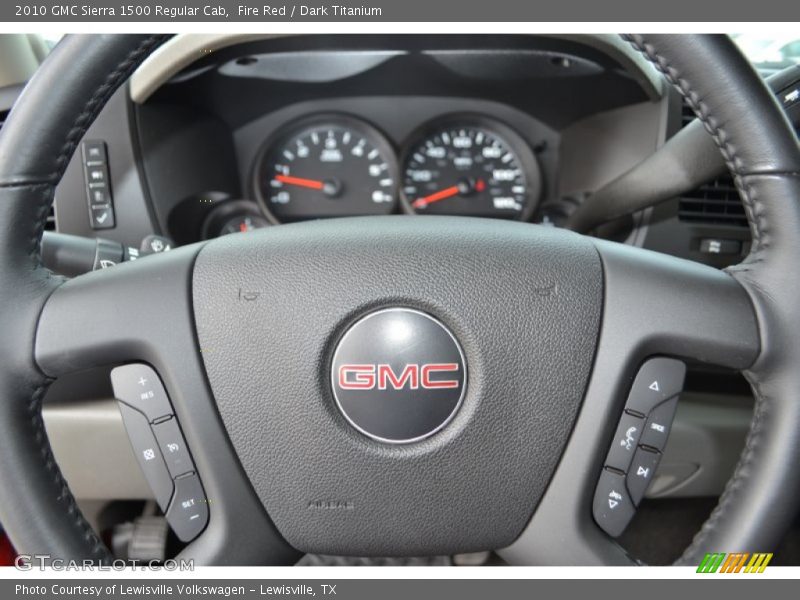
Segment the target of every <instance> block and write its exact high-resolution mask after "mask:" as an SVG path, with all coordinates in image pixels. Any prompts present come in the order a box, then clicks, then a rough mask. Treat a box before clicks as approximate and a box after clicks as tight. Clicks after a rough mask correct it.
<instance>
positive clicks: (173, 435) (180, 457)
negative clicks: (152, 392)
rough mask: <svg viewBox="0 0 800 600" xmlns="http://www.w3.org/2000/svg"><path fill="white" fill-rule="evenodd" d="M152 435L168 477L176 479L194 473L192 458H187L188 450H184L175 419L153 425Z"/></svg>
mask: <svg viewBox="0 0 800 600" xmlns="http://www.w3.org/2000/svg"><path fill="white" fill-rule="evenodd" d="M153 433H155V435H156V440H157V441H158V446H159V448H161V453H162V454H163V455H164V461H165V462H166V463H167V468H168V469H169V472H170V475H172V476H173V477H177V476H178V475H183V474H184V473H189V472H191V471H194V463H193V462H192V457H191V456H189V450H188V449H187V448H186V442H185V441H184V439H183V435H181V428H180V427H179V426H178V421H177V419H175V417H173V418H171V419H169V420H168V421H164V422H162V423H157V424H156V425H153Z"/></svg>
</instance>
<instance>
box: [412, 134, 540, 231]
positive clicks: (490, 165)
mask: <svg viewBox="0 0 800 600" xmlns="http://www.w3.org/2000/svg"><path fill="white" fill-rule="evenodd" d="M497 127H498V128H499V124H498V126H497ZM503 129H505V128H503ZM510 135H512V133H511V132H504V134H503V135H502V136H501V134H500V133H498V132H497V131H494V130H493V127H492V126H491V125H487V126H483V125H477V124H475V125H472V124H470V125H467V124H466V123H464V124H461V125H458V126H455V127H453V126H444V127H442V128H440V129H439V130H438V131H433V132H432V133H431V134H429V135H428V136H426V137H425V138H424V139H422V140H419V141H418V142H417V143H416V144H415V145H413V146H412V147H411V149H410V152H409V154H408V155H407V156H408V158H407V159H406V163H405V165H404V171H403V187H402V191H403V195H404V198H405V200H406V202H407V206H409V207H410V208H411V210H413V211H415V212H425V213H436V214H460V215H472V216H487V217H501V218H519V217H520V216H521V214H522V213H523V211H524V209H525V207H526V205H527V204H528V183H527V180H526V176H525V171H524V169H523V168H522V166H521V159H520V158H519V156H518V154H517V153H516V152H515V150H514V147H513V146H512V144H511V143H509V141H507V140H506V139H504V137H508V136H510ZM522 144H523V145H524V142H523V143H522Z"/></svg>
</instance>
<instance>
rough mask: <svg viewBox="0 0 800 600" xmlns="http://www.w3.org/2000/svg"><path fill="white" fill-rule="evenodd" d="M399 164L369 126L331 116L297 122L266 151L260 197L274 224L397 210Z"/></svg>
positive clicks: (258, 180)
mask: <svg viewBox="0 0 800 600" xmlns="http://www.w3.org/2000/svg"><path fill="white" fill-rule="evenodd" d="M396 188H397V164H396V161H395V156H394V152H393V150H392V148H391V146H390V145H389V143H388V142H387V141H386V139H385V138H384V137H383V136H382V135H381V134H380V133H379V132H378V131H377V130H376V129H374V128H373V127H371V126H369V125H367V124H366V123H364V122H362V121H359V120H357V119H353V118H350V117H344V116H341V115H332V116H327V117H314V118H312V119H310V120H306V121H304V122H302V123H298V124H295V125H294V126H292V127H291V128H290V130H289V131H288V132H287V134H285V135H283V136H281V137H280V138H279V139H278V141H277V143H275V144H272V145H270V146H269V147H267V148H265V150H264V152H263V154H262V156H261V160H260V164H259V166H258V167H257V168H256V197H257V198H258V200H259V203H260V204H261V206H262V208H263V209H264V211H265V212H266V214H267V215H268V216H270V217H272V218H273V219H274V220H275V221H276V222H288V221H299V220H303V219H316V218H323V217H344V216H352V215H380V214H388V213H391V212H393V211H394V208H395V205H396V201H397V191H396Z"/></svg>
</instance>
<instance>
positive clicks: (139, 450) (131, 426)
mask: <svg viewBox="0 0 800 600" xmlns="http://www.w3.org/2000/svg"><path fill="white" fill-rule="evenodd" d="M118 405H119V412H120V413H121V414H122V421H123V422H124V423H125V429H126V430H127V431H128V437H129V438H130V442H131V446H132V447H133V453H134V454H135V455H136V460H137V461H139V466H140V467H141V468H142V472H143V473H144V477H145V479H147V483H148V484H150V488H151V489H152V490H153V495H154V496H155V498H156V502H158V505H159V506H160V507H161V510H166V509H167V506H169V500H170V498H171V497H172V487H173V486H172V477H170V474H169V471H168V470H167V465H166V464H164V459H163V457H162V456H161V452H160V451H159V449H158V444H157V442H156V438H155V436H154V435H153V432H152V431H151V430H150V423H148V422H147V419H145V418H144V415H142V413H140V412H139V411H137V410H134V409H132V408H131V407H129V406H128V405H127V404H123V403H122V402H119V403H118Z"/></svg>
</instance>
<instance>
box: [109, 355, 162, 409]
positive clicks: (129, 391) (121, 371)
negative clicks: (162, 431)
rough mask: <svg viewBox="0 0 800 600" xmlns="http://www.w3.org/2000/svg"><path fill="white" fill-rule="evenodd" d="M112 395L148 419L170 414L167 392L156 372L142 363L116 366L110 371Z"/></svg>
mask: <svg viewBox="0 0 800 600" xmlns="http://www.w3.org/2000/svg"><path fill="white" fill-rule="evenodd" d="M111 385H112V387H113V388H114V396H115V397H116V398H118V399H119V400H122V401H123V402H125V403H126V404H128V405H130V406H132V407H133V408H135V409H137V410H140V411H142V412H143V413H144V414H145V416H146V417H147V419H148V420H149V421H151V422H152V421H155V420H156V419H158V418H160V417H165V416H168V415H171V414H172V406H171V405H170V403H169V398H168V397H167V392H166V391H165V390H164V386H163V385H161V380H160V379H159V378H158V375H156V372H155V371H154V370H153V369H152V368H150V367H149V366H147V365H145V364H142V363H135V364H131V365H125V366H122V367H116V368H115V369H113V370H112V371H111Z"/></svg>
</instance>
